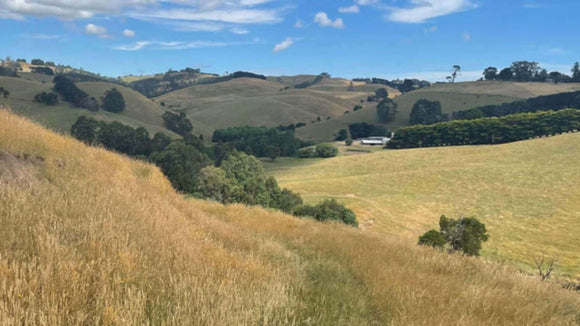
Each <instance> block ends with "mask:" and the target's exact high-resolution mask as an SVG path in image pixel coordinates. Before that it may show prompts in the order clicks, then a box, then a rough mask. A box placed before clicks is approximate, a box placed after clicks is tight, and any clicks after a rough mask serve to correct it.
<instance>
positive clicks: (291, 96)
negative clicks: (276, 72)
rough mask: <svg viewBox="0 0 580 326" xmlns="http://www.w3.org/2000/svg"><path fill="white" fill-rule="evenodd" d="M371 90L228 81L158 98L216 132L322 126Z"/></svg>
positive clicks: (243, 80) (243, 79) (273, 82)
mask: <svg viewBox="0 0 580 326" xmlns="http://www.w3.org/2000/svg"><path fill="white" fill-rule="evenodd" d="M369 94H370V93H369V92H368V91H354V92H347V90H346V88H344V89H342V88H341V89H337V90H336V92H329V91H319V90H316V89H312V90H311V89H284V85H283V84H280V83H279V82H276V81H263V80H259V79H251V78H239V79H234V80H231V81H228V82H223V83H218V84H211V85H199V86H193V87H188V88H185V89H181V90H178V91H174V92H171V93H169V94H165V95H163V96H161V97H159V98H156V99H155V100H156V102H158V103H161V102H163V103H164V104H165V105H166V107H169V108H172V109H174V110H178V111H182V112H186V113H187V115H188V116H189V117H191V118H192V119H193V120H195V121H198V122H200V123H202V124H204V125H207V126H210V127H212V128H215V129H220V128H225V127H232V126H240V125H252V126H269V127H275V126H278V125H281V124H283V125H288V124H291V123H298V122H304V123H306V124H312V125H318V122H317V120H318V117H320V119H321V120H326V119H327V118H328V117H330V118H336V117H339V116H342V115H343V114H344V112H345V111H347V110H351V111H352V108H353V107H354V106H355V105H357V104H360V100H361V99H366V98H367V96H368V95H369Z"/></svg>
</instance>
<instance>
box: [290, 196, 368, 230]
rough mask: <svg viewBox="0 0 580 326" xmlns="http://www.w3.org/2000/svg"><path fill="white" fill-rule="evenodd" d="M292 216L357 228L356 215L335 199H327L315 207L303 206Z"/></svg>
mask: <svg viewBox="0 0 580 326" xmlns="http://www.w3.org/2000/svg"><path fill="white" fill-rule="evenodd" d="M294 214H295V215H296V216H301V217H307V216H309V217H312V218H314V219H315V220H317V221H336V222H342V223H344V224H347V225H352V226H358V222H357V220H356V214H355V213H354V212H353V211H352V210H350V209H348V208H346V207H345V206H344V205H343V204H341V203H339V202H338V201H336V200H335V199H327V200H325V201H323V202H322V203H320V204H318V205H315V206H309V205H304V206H302V207H300V208H298V209H297V210H296V212H295V213H294Z"/></svg>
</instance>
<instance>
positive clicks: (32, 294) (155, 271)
mask: <svg viewBox="0 0 580 326" xmlns="http://www.w3.org/2000/svg"><path fill="white" fill-rule="evenodd" d="M0 150H1V151H3V152H4V156H3V157H4V158H3V160H4V161H7V160H8V159H9V160H10V161H11V162H12V163H11V168H10V170H11V173H12V174H11V175H12V176H14V175H16V176H19V178H14V177H11V178H10V179H8V178H3V175H6V173H0V324H1V325H16V324H19V325H93V324H94V325H575V324H578V323H580V315H579V311H580V297H579V296H578V295H577V294H575V293H573V292H569V291H565V290H562V289H560V288H559V287H558V286H557V285H555V284H551V283H541V282H540V281H538V280H537V279H535V278H532V277H527V276H524V275H521V274H519V273H517V272H515V271H513V270H511V269H510V268H507V267H503V266H500V265H496V264H491V263H484V262H482V261H479V260H476V259H469V258H463V257H459V256H449V255H446V254H443V253H439V252H436V251H433V250H428V249H422V248H418V247H416V246H415V245H413V244H409V243H407V242H405V241H404V240H400V239H395V238H385V237H382V236H379V235H376V234H373V233H365V232H361V231H358V230H355V229H351V228H348V227H343V226H339V225H330V224H320V223H317V222H314V221H308V220H298V219H295V218H293V217H290V216H286V215H283V214H279V213H276V212H271V211H267V210H263V209H257V208H246V207H242V206H230V207H224V206H221V205H218V204H213V203H207V202H200V201H188V200H186V199H184V198H183V197H182V196H180V195H179V194H177V193H175V192H174V191H173V190H172V188H171V186H170V184H169V182H168V181H167V180H166V179H165V178H164V177H163V176H162V174H161V173H160V172H159V170H158V169H157V168H155V167H153V166H151V165H148V164H145V163H143V162H139V161H134V160H130V159H128V158H126V157H122V156H120V155H117V154H114V153H110V152H107V151H105V150H102V149H95V148H87V147H86V146H84V145H82V144H80V143H78V142H76V141H74V140H72V139H70V138H67V137H63V136H60V135H56V134H54V133H51V132H49V131H47V130H45V129H43V128H40V127H38V126H36V125H34V124H33V123H31V122H29V121H27V120H24V119H22V118H19V117H16V116H14V115H12V114H10V113H8V112H5V111H0ZM0 160H2V158H0ZM15 162H16V163H18V162H19V163H20V164H14V163H15ZM0 163H2V162H0ZM5 170H6V169H5ZM0 171H2V170H1V169H0ZM14 180H19V182H15V181H14Z"/></svg>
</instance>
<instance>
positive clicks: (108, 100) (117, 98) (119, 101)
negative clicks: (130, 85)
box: [102, 88, 125, 113]
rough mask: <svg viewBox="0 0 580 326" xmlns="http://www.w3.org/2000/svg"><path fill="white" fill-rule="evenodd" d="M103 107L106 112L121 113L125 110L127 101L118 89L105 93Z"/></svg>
mask: <svg viewBox="0 0 580 326" xmlns="http://www.w3.org/2000/svg"><path fill="white" fill-rule="evenodd" d="M102 107H103V110H105V111H109V112H113V113H120V112H122V111H123V110H125V99H124V98H123V95H122V94H121V93H120V92H119V91H118V90H117V89H116V88H113V89H111V90H108V91H106V92H105V97H104V98H103V106H102Z"/></svg>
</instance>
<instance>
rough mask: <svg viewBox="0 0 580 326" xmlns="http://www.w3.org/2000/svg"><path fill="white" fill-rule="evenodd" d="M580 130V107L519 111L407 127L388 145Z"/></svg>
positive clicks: (504, 139)
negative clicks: (509, 113) (528, 111)
mask: <svg viewBox="0 0 580 326" xmlns="http://www.w3.org/2000/svg"><path fill="white" fill-rule="evenodd" d="M579 129H580V110H575V109H565V110H560V111H545V112H537V113H519V114H513V115H508V116H504V117H500V118H496V117H493V118H482V119H474V120H455V121H450V122H442V123H437V124H432V125H417V126H410V127H404V128H401V129H399V130H398V131H397V133H396V134H395V136H394V137H393V139H391V141H390V142H389V143H388V144H387V148H392V149H402V148H417V147H431V146H448V145H479V144H500V143H508V142H514V141H519V140H525V139H530V138H534V137H542V136H549V135H555V134H560V133H565V132H570V131H577V130H579Z"/></svg>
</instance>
